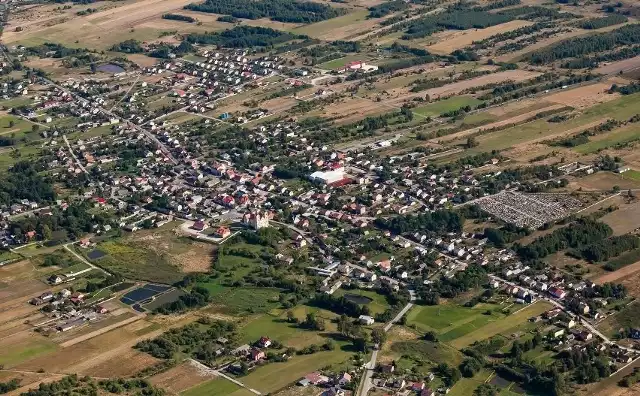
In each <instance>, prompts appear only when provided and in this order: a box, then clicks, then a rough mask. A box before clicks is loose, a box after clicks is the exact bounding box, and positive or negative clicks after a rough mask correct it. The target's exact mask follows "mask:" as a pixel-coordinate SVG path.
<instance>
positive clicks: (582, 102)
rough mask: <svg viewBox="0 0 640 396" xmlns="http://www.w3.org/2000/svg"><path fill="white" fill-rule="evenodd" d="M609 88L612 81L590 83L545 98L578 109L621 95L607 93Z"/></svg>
mask: <svg viewBox="0 0 640 396" xmlns="http://www.w3.org/2000/svg"><path fill="white" fill-rule="evenodd" d="M609 88H611V83H596V84H590V85H585V86H582V87H578V88H574V89H567V90H562V91H560V92H557V93H554V94H552V95H549V96H546V97H545V100H548V101H550V102H554V103H560V104H563V105H566V106H571V107H573V108H576V109H584V108H587V107H591V106H594V105H596V104H598V103H604V102H608V101H610V100H614V99H617V98H619V97H620V95H619V94H609V93H607V91H608V90H609Z"/></svg>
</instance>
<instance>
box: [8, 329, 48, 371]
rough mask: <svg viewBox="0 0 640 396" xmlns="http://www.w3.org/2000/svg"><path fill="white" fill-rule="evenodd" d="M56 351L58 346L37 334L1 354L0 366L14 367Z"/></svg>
mask: <svg viewBox="0 0 640 396" xmlns="http://www.w3.org/2000/svg"><path fill="white" fill-rule="evenodd" d="M56 349H57V344H55V343H54V342H52V341H50V340H48V339H46V338H44V337H42V336H40V335H37V334H36V335H34V336H33V337H30V338H29V339H27V340H20V341H18V342H17V343H16V345H12V346H11V348H6V349H4V350H3V351H2V352H0V365H3V366H6V367H12V366H15V365H17V364H20V363H22V362H26V361H27V360H30V359H33V358H35V357H36V356H40V355H44V354H46V353H49V352H53V351H55V350H56Z"/></svg>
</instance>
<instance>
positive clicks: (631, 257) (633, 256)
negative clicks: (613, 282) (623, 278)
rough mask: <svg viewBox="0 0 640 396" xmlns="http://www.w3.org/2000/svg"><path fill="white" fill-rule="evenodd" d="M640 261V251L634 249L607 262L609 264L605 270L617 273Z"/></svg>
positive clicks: (605, 266)
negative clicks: (616, 271)
mask: <svg viewBox="0 0 640 396" xmlns="http://www.w3.org/2000/svg"><path fill="white" fill-rule="evenodd" d="M638 261H640V249H634V250H631V251H628V252H626V253H623V254H621V255H620V256H618V257H616V258H614V259H611V260H609V261H607V263H606V264H605V265H604V268H605V269H606V270H607V271H615V270H618V269H620V268H622V267H626V266H627V265H631V264H633V263H636V262H638Z"/></svg>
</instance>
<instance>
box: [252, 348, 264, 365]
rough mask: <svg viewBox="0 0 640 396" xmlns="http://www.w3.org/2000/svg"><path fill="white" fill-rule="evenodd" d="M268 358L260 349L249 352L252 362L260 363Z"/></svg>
mask: <svg viewBox="0 0 640 396" xmlns="http://www.w3.org/2000/svg"><path fill="white" fill-rule="evenodd" d="M266 357H267V355H266V354H265V353H264V352H263V351H261V350H260V349H258V348H253V349H251V351H250V352H249V359H251V361H252V362H259V361H260V360H262V359H265V358H266Z"/></svg>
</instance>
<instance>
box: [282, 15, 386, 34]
mask: <svg viewBox="0 0 640 396" xmlns="http://www.w3.org/2000/svg"><path fill="white" fill-rule="evenodd" d="M368 14H369V12H368V11H367V10H358V11H352V12H350V13H348V14H346V15H342V16H339V17H337V18H332V19H328V20H326V21H322V22H317V23H313V24H311V25H307V26H302V27H299V28H296V29H293V30H291V31H292V32H293V33H296V34H305V35H307V36H309V37H312V38H317V39H321V40H344V39H347V38H349V37H350V36H354V35H357V34H360V33H362V32H364V31H366V30H368V29H371V28H373V27H374V26H375V25H376V24H377V21H376V20H375V19H367V15H368Z"/></svg>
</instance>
